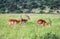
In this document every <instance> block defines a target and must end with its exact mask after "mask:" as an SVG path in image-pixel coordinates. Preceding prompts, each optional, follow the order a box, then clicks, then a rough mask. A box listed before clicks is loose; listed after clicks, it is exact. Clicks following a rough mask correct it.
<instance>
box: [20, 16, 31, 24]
mask: <svg viewBox="0 0 60 39" xmlns="http://www.w3.org/2000/svg"><path fill="white" fill-rule="evenodd" d="M29 19H30V17H29V16H28V15H26V19H23V18H22V17H21V20H20V22H21V23H26V22H27V21H28V20H29Z"/></svg>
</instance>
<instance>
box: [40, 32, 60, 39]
mask: <svg viewBox="0 0 60 39" xmlns="http://www.w3.org/2000/svg"><path fill="white" fill-rule="evenodd" d="M40 39H59V38H58V37H57V36H56V34H52V33H46V34H45V35H44V36H40Z"/></svg>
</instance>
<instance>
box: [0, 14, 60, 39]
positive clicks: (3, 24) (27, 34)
mask: <svg viewBox="0 0 60 39" xmlns="http://www.w3.org/2000/svg"><path fill="white" fill-rule="evenodd" d="M20 15H21V14H0V39H41V38H40V36H44V35H45V34H46V33H48V32H52V33H53V34H56V36H58V38H59V39H60V15H59V14H28V15H29V16H30V18H31V19H30V20H29V21H28V22H27V23H25V24H20V23H19V24H17V25H12V26H11V27H10V26H9V25H8V20H9V19H17V20H20ZM22 15H23V18H25V16H24V14H22ZM38 19H44V20H46V21H49V19H51V21H52V25H51V26H45V27H43V26H42V25H37V23H36V21H37V20H38ZM37 26H38V27H37Z"/></svg>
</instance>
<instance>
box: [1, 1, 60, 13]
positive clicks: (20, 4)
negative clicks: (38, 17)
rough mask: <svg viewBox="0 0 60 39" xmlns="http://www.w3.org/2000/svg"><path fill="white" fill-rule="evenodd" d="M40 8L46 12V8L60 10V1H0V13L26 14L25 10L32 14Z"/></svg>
mask: <svg viewBox="0 0 60 39" xmlns="http://www.w3.org/2000/svg"><path fill="white" fill-rule="evenodd" d="M46 7H48V8H46ZM38 8H39V10H45V8H46V9H49V10H54V11H56V10H60V0H0V13H10V12H12V13H24V11H25V10H24V9H28V10H29V11H26V12H27V13H31V11H32V10H33V9H38ZM54 11H53V12H54ZM43 12H44V11H43ZM58 12H60V11H58ZM33 13H34V12H33ZM39 13H40V12H39Z"/></svg>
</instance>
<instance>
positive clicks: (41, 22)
mask: <svg viewBox="0 0 60 39" xmlns="http://www.w3.org/2000/svg"><path fill="white" fill-rule="evenodd" d="M37 23H38V24H42V25H43V26H45V25H51V22H47V21H45V20H43V19H39V20H37Z"/></svg>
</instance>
